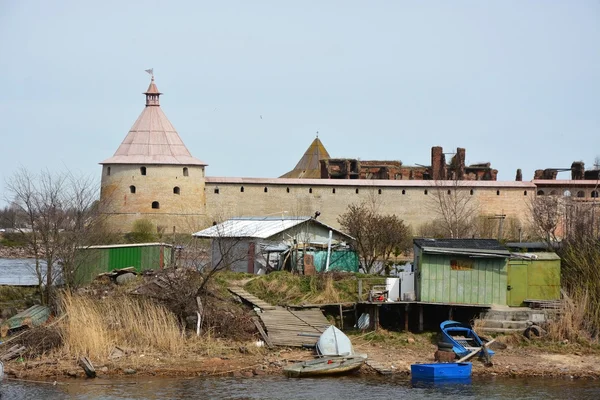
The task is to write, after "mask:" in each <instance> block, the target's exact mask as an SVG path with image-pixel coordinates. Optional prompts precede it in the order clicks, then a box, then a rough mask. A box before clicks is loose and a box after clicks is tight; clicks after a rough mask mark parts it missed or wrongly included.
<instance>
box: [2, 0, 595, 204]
mask: <svg viewBox="0 0 600 400" xmlns="http://www.w3.org/2000/svg"><path fill="white" fill-rule="evenodd" d="M0 36H1V38H2V39H1V40H0V126H1V129H2V142H1V143H2V146H1V148H2V152H1V163H2V164H1V165H2V167H1V168H0V183H3V182H4V180H5V178H7V177H9V176H11V175H12V173H14V171H15V170H16V168H17V167H18V166H19V165H23V166H25V167H27V168H28V169H31V170H34V171H37V170H40V169H42V168H48V169H50V170H59V169H61V168H70V169H72V170H76V171H80V172H83V173H89V174H95V175H97V176H98V179H99V177H100V170H101V169H100V166H99V165H98V162H100V161H102V160H104V159H106V158H108V157H110V156H111V155H112V154H113V153H114V151H115V150H116V149H117V147H118V146H119V144H120V143H121V141H122V140H123V138H124V137H125V135H126V134H127V132H128V130H129V128H130V127H131V125H132V124H133V123H134V121H135V120H136V118H137V117H138V115H139V114H140V112H141V111H142V109H143V107H144V97H143V95H142V94H141V93H142V92H143V91H145V89H146V88H147V86H148V83H149V76H148V75H147V74H146V73H145V72H144V69H147V68H154V71H155V76H156V83H157V85H158V88H159V89H160V90H161V91H162V92H164V96H162V99H161V104H162V107H163V110H164V111H165V113H166V114H167V116H168V117H169V119H170V120H171V122H172V123H173V125H174V126H175V128H176V129H177V130H178V132H179V134H180V136H181V137H182V139H183V141H184V142H185V143H186V145H187V147H188V149H189V150H190V151H191V152H192V154H193V155H194V156H195V157H197V158H199V159H201V160H203V161H205V162H207V163H208V164H209V166H208V169H207V174H208V175H210V176H250V177H277V176H279V175H281V174H283V173H285V172H287V171H288V170H290V169H292V168H293V167H294V165H295V164H296V162H297V161H298V160H299V159H300V157H301V156H302V154H303V153H304V151H305V149H306V148H307V147H308V145H309V144H310V142H311V141H312V140H313V138H314V136H315V132H316V131H319V132H320V134H319V137H320V138H321V139H322V141H323V143H324V145H325V146H326V148H327V150H328V151H329V153H330V155H331V156H332V157H357V158H361V159H387V160H402V161H403V162H404V163H405V164H408V165H413V164H415V163H417V164H429V162H430V148H431V147H432V146H435V145H441V146H443V147H444V149H445V150H446V151H447V152H451V151H453V149H455V148H456V147H459V146H460V147H465V148H466V149H467V162H468V163H475V162H480V161H490V162H491V163H492V166H493V167H494V168H497V169H498V170H499V180H512V179H514V176H515V171H516V169H517V168H522V169H523V177H524V179H526V180H529V179H531V178H532V176H533V171H534V170H535V169H537V168H547V167H567V168H568V167H569V166H570V165H571V162H572V161H574V160H582V161H584V162H585V163H586V167H587V168H591V167H592V164H593V162H594V158H595V157H596V156H598V155H600V146H599V144H600V139H599V133H600V129H599V128H600V112H599V108H600V107H599V106H600V102H599V100H600V2H598V1H583V0H582V1H576V0H572V1H567V0H565V1H552V0H543V1H524V0H515V1H508V0H503V1H495V2H493V1H349V0H344V1H324V0H321V1H310V0H304V1H295V2H292V1H282V0H279V1H260V0H257V1H225V0H219V1H185V2H184V1H150V0H146V1H131V0H128V1H123V0H120V1H112V0H103V1H81V0H79V1H67V0H61V1H16V0H15V1H10V0H0ZM261 115H262V119H261V118H260V116H261ZM561 176H565V177H566V176H568V175H561ZM0 194H1V193H0ZM0 197H2V196H0Z"/></svg>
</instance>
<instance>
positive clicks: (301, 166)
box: [280, 136, 330, 179]
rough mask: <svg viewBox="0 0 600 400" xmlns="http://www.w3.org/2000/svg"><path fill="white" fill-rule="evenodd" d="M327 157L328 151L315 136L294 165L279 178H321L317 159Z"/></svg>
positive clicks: (319, 164)
mask: <svg viewBox="0 0 600 400" xmlns="http://www.w3.org/2000/svg"><path fill="white" fill-rule="evenodd" d="M327 158H330V157H329V153H328V152H327V150H326V149H325V146H323V143H322V142H321V140H319V137H318V136H317V137H316V138H315V140H313V141H312V143H311V144H310V146H308V149H306V152H305V153H304V155H303V156H302V158H301V159H300V161H298V164H296V167H295V168H294V169H293V170H291V171H290V172H288V173H287V174H285V175H282V176H280V178H305V179H319V178H321V163H320V162H319V160H324V159H327Z"/></svg>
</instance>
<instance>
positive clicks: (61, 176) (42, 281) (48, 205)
mask: <svg viewBox="0 0 600 400" xmlns="http://www.w3.org/2000/svg"><path fill="white" fill-rule="evenodd" d="M6 188H7V190H8V194H9V197H10V200H11V201H12V204H13V205H14V207H15V208H16V211H17V218H18V219H20V220H19V223H18V224H17V228H16V229H17V230H18V231H19V232H20V233H21V234H22V235H23V237H24V238H25V240H26V243H27V244H28V246H29V248H30V250H31V253H32V254H33V255H34V259H35V274H36V276H37V279H38V285H39V289H40V293H41V294H42V301H43V302H44V303H46V304H47V303H48V302H49V300H50V297H51V293H52V288H53V286H54V283H55V280H56V278H57V276H58V275H59V273H60V272H62V276H63V279H64V281H65V283H66V284H70V283H71V282H72V279H71V278H72V277H73V273H74V270H75V264H76V261H75V260H76V255H75V253H76V249H77V247H78V246H80V245H83V244H84V243H86V242H88V241H89V240H90V237H91V233H92V232H97V231H96V227H97V222H98V220H97V219H94V215H97V213H96V208H97V207H94V201H95V198H96V196H97V193H98V191H97V188H96V187H95V185H94V184H93V181H92V180H91V179H89V178H85V177H76V176H74V175H72V174H71V173H56V174H53V173H50V172H49V171H42V172H40V173H39V174H33V173H31V172H30V171H28V170H27V169H25V168H20V169H19V170H18V171H17V172H16V173H15V174H14V175H13V176H12V177H11V178H10V179H9V180H8V181H7V182H6ZM59 262H60V263H61V264H62V266H63V268H62V271H60V269H59V270H56V269H55V267H56V266H57V265H58V263H59ZM44 263H45V266H46V270H45V271H44V268H43V264H44Z"/></svg>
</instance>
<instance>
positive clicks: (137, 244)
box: [78, 242, 173, 249]
mask: <svg viewBox="0 0 600 400" xmlns="http://www.w3.org/2000/svg"><path fill="white" fill-rule="evenodd" d="M149 246H164V247H173V245H171V244H169V243H158V242H157V243H130V244H104V245H98V246H80V247H78V249H116V248H121V247H149Z"/></svg>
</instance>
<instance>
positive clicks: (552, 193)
mask: <svg viewBox="0 0 600 400" xmlns="http://www.w3.org/2000/svg"><path fill="white" fill-rule="evenodd" d="M557 194H558V192H557V191H556V190H552V191H550V196H556V195H557Z"/></svg>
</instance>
